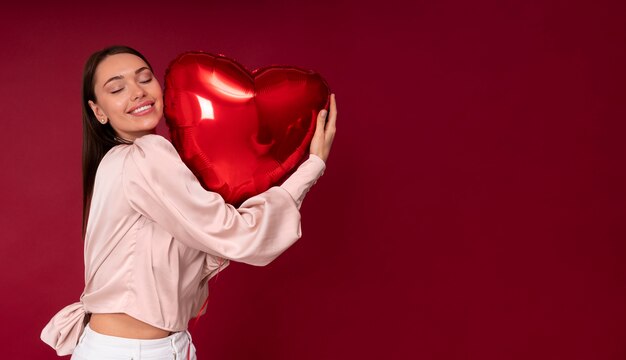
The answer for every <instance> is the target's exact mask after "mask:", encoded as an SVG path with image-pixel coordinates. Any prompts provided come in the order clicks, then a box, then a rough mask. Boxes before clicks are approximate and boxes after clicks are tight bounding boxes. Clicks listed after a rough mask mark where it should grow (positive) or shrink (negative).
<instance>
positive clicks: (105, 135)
mask: <svg viewBox="0 0 626 360" xmlns="http://www.w3.org/2000/svg"><path fill="white" fill-rule="evenodd" d="M115 54H132V55H136V56H138V57H140V58H141V59H142V60H143V61H145V62H146V64H147V65H148V68H150V71H152V66H151V65H150V63H149V62H148V60H146V58H145V57H144V56H143V55H142V54H141V53H139V51H137V50H135V49H133V48H130V47H128V46H122V45H115V46H109V47H107V48H104V49H102V50H99V51H96V52H95V53H93V54H91V56H90V57H89V59H87V62H86V63H85V67H84V69H83V97H82V108H83V231H82V237H83V240H85V232H86V231H87V219H88V218H89V207H90V205H91V195H92V194H93V185H94V181H95V179H96V170H97V169H98V165H100V161H102V158H103V157H104V155H105V154H106V153H107V151H109V150H110V149H111V148H112V147H114V146H115V145H120V144H130V143H132V142H129V141H127V140H124V139H121V138H119V137H117V134H116V132H115V130H114V129H113V128H112V127H111V122H110V121H107V123H106V124H104V125H103V124H102V123H100V122H99V121H98V119H97V118H96V115H95V114H94V113H93V111H92V110H91V108H90V107H89V100H91V101H93V102H94V103H96V104H97V103H98V99H96V93H95V89H94V85H95V84H94V77H95V74H96V69H97V67H98V65H99V64H100V63H101V62H102V60H104V59H106V58H107V57H108V56H110V55H115Z"/></svg>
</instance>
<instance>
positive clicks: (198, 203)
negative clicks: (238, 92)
mask: <svg viewBox="0 0 626 360" xmlns="http://www.w3.org/2000/svg"><path fill="white" fill-rule="evenodd" d="M325 167H326V165H325V163H324V161H323V160H322V159H321V158H319V157H318V156H316V155H313V154H311V155H309V158H308V159H307V160H306V161H305V162H303V163H302V164H301V165H300V166H299V167H298V169H297V170H296V171H295V172H294V173H293V174H292V175H291V176H290V177H289V178H287V180H286V181H285V182H284V183H283V184H282V185H280V186H274V187H272V188H270V189H269V190H267V191H265V192H263V193H261V194H259V195H256V196H253V197H251V198H249V199H248V200H246V201H245V202H244V203H243V204H242V205H241V206H240V207H239V208H235V207H233V206H232V205H230V204H228V203H225V202H224V200H223V198H222V197H221V196H220V195H219V194H217V193H215V192H211V191H207V190H205V189H204V188H203V187H202V185H201V184H200V182H199V181H198V180H197V178H196V177H195V176H194V175H193V173H192V172H191V170H189V168H187V166H186V165H185V164H184V163H183V161H182V160H181V159H180V156H179V155H178V153H177V151H176V149H175V148H174V146H173V145H172V144H171V143H170V142H169V141H168V140H167V139H165V138H164V137H162V136H159V135H155V134H150V135H144V136H142V137H140V138H137V139H136V140H135V141H134V143H133V144H132V145H117V146H115V147H113V148H112V149H111V150H109V151H108V152H107V154H106V155H105V156H104V158H103V159H102V161H101V163H100V165H99V166H98V170H97V173H96V179H95V183H94V191H93V196H92V201H91V205H90V206H91V207H90V211H89V221H88V224H87V229H86V234H85V249H84V252H85V290H84V291H83V294H82V295H81V297H80V301H79V302H77V303H74V304H71V305H68V306H66V307H65V308H63V309H62V310H61V311H59V312H58V313H57V314H56V315H55V316H54V317H53V318H52V319H51V320H50V321H49V323H48V324H47V325H46V326H45V328H44V329H43V331H42V333H41V339H42V340H43V341H44V342H45V343H47V344H48V345H50V346H51V347H53V348H54V349H55V350H56V352H57V354H58V355H68V354H71V353H72V351H73V350H74V347H75V346H76V343H77V341H78V339H79V337H80V335H81V333H82V331H83V329H84V325H85V319H86V314H90V313H126V314H128V315H130V316H132V317H134V318H137V319H139V320H141V321H144V322H146V323H148V324H150V325H153V326H156V327H158V328H161V329H164V330H169V331H183V330H185V329H186V328H187V323H188V321H189V319H190V318H191V317H192V316H195V315H196V314H197V313H198V311H199V310H200V308H201V306H202V304H203V303H204V301H205V299H206V297H207V296H208V287H207V283H208V280H209V279H210V278H211V277H213V276H214V275H215V274H217V272H218V271H219V270H221V269H223V268H224V267H226V266H228V264H229V263H230V260H234V261H238V262H243V263H247V264H252V265H258V266H263V265H267V264H269V263H270V262H271V261H272V260H274V259H275V258H276V257H278V256H279V255H280V254H281V253H282V252H283V251H285V250H286V249H287V248H289V247H290V246H291V245H292V244H293V243H294V242H296V240H298V239H299V238H300V237H301V235H302V233H301V225H300V211H299V210H300V206H301V204H302V200H303V199H304V196H305V194H306V193H307V192H308V190H309V189H310V188H311V186H313V184H315V182H316V181H317V179H318V178H319V177H320V176H321V175H322V174H323V173H324V169H325ZM220 264H221V266H220Z"/></svg>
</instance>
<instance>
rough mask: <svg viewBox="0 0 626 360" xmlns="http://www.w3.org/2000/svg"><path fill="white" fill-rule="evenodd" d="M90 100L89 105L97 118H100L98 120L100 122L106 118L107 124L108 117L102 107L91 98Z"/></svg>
mask: <svg viewBox="0 0 626 360" xmlns="http://www.w3.org/2000/svg"><path fill="white" fill-rule="evenodd" d="M88 102H89V107H90V108H91V111H93V114H94V115H96V119H98V121H100V122H102V119H105V121H104V123H103V124H106V122H107V121H108V119H107V116H106V114H105V113H104V111H102V108H101V107H100V106H98V105H97V104H96V103H94V102H93V101H91V100H89V101H88Z"/></svg>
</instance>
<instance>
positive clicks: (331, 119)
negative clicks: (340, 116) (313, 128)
mask: <svg viewBox="0 0 626 360" xmlns="http://www.w3.org/2000/svg"><path fill="white" fill-rule="evenodd" d="M336 127H337V102H336V100H335V94H330V112H329V113H328V124H327V125H326V130H329V129H333V130H334V129H335V128H336Z"/></svg>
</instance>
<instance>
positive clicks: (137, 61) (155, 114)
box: [89, 54, 163, 140]
mask: <svg viewBox="0 0 626 360" xmlns="http://www.w3.org/2000/svg"><path fill="white" fill-rule="evenodd" d="M94 86H95V89H94V90H95V94H96V99H97V103H94V102H93V101H91V100H90V101H89V106H90V107H91V109H92V110H93V112H94V114H95V115H96V118H97V119H98V121H100V123H101V124H102V123H103V121H104V124H106V122H107V121H110V122H111V126H112V127H113V129H114V130H115V132H116V133H117V136H119V137H121V138H124V139H127V140H135V139H136V138H138V137H141V136H143V135H146V134H150V133H154V129H155V128H156V126H157V124H158V123H159V121H161V117H162V116H163V92H162V90H161V85H160V84H159V82H158V81H157V79H156V78H155V77H154V75H153V74H152V72H151V71H150V68H149V67H148V64H146V63H145V61H143V60H142V59H141V58H140V57H138V56H135V55H132V54H115V55H110V56H108V57H107V58H105V59H104V60H102V62H101V63H100V64H99V65H98V67H97V68H96V72H95V78H94Z"/></svg>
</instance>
